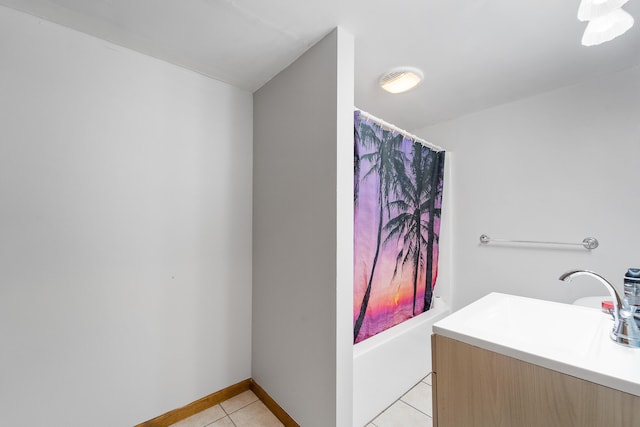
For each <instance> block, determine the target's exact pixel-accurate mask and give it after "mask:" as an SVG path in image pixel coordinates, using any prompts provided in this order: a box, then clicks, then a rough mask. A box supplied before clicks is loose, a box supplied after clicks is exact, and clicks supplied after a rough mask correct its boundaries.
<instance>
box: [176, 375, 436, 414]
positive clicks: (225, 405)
mask: <svg viewBox="0 0 640 427" xmlns="http://www.w3.org/2000/svg"><path fill="white" fill-rule="evenodd" d="M432 425H433V424H432V421H431V374H429V375H427V377H426V378H424V379H423V380H422V381H420V382H419V383H418V384H416V385H415V386H414V387H413V388H412V389H411V390H409V391H408V392H407V393H406V394H405V395H404V396H402V397H401V398H400V399H398V400H397V401H396V402H395V403H394V404H393V405H391V406H389V407H388V408H387V409H386V410H385V411H384V412H382V413H381V414H380V415H378V416H377V417H376V418H375V419H374V420H373V421H371V422H370V423H369V424H367V426H366V427H398V426H402V427H431V426H432ZM205 426H206V427H276V426H283V424H282V423H281V422H280V421H279V420H278V419H277V418H276V416H275V415H273V414H272V413H271V412H270V411H269V409H267V407H266V406H265V405H264V404H263V403H262V402H261V401H260V400H259V399H258V397H257V396H256V395H255V394H253V392H252V391H250V390H249V391H245V392H244V393H241V394H239V395H237V396H235V397H232V398H231V399H229V400H225V401H224V402H222V403H220V404H219V405H215V406H213V407H211V408H209V409H207V410H204V411H202V412H200V413H197V414H195V415H193V416H191V417H189V418H187V419H184V420H182V421H180V422H178V423H176V424H173V425H172V427H205Z"/></svg>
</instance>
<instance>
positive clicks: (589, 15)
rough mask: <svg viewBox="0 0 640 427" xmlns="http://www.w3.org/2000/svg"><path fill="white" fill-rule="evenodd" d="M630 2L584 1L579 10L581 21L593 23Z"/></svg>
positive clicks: (614, 0)
mask: <svg viewBox="0 0 640 427" xmlns="http://www.w3.org/2000/svg"><path fill="white" fill-rule="evenodd" d="M628 1H629V0H582V1H581V2H580V7H579V8H578V20H579V21H592V20H594V19H596V18H600V17H602V16H604V15H607V14H609V13H611V12H613V11H614V10H616V9H620V8H621V7H622V6H624V4H625V3H626V2H628Z"/></svg>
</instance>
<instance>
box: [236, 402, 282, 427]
mask: <svg viewBox="0 0 640 427" xmlns="http://www.w3.org/2000/svg"><path fill="white" fill-rule="evenodd" d="M229 417H230V418H231V420H232V421H233V423H234V424H235V425H236V427H284V424H282V423H281V422H280V420H278V419H277V418H276V416H275V415H273V414H272V413H271V411H269V409H267V407H266V406H264V403H262V402H261V401H257V402H253V403H251V404H250V405H248V406H245V407H244V408H242V409H240V410H238V411H236V412H234V413H232V414H230V415H229Z"/></svg>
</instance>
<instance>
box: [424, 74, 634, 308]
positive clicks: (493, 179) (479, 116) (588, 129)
mask: <svg viewBox="0 0 640 427" xmlns="http://www.w3.org/2000/svg"><path fill="white" fill-rule="evenodd" d="M638 117H640V68H639V67H635V68H632V69H628V70H626V71H622V72H619V73H616V74H610V75H605V76H601V77H600V78H598V79H595V80H591V81H586V82H583V83H582V84H579V85H576V86H572V87H567V88H563V89H560V90H556V91H553V92H549V93H544V94H540V95H538V96H535V97H532V98H528V99H524V100H520V101H517V102H513V103H510V104H505V105H501V106H498V107H495V108H492V109H488V110H485V111H481V112H479V113H476V114H472V115H469V116H465V117H462V118H459V119H456V120H453V121H449V122H446V123H442V124H439V125H435V126H432V127H428V128H424V129H420V130H417V131H416V133H417V134H419V135H421V136H423V137H424V138H426V139H428V140H429V141H431V142H433V143H436V144H439V145H442V146H444V147H445V148H447V149H448V150H449V151H451V152H453V154H454V158H455V164H454V166H453V169H452V178H453V185H454V190H453V229H454V230H455V232H454V241H453V269H454V271H455V286H454V295H455V296H454V308H459V307H461V306H463V305H466V304H467V303H469V302H471V301H473V300H475V299H477V298H479V297H481V296H483V295H485V294H487V293H489V292H491V291H499V292H506V293H512V294H516V295H524V296H530V297H536V298H543V299H548V300H556V301H563V302H571V301H573V300H574V299H576V298H578V297H581V296H585V295H606V294H607V293H606V290H605V289H604V288H603V287H602V286H601V285H600V284H598V283H597V282H596V281H594V280H591V279H589V278H584V277H581V278H578V279H575V280H574V281H573V283H571V284H564V283H562V282H560V281H558V280H557V278H558V276H559V275H560V274H562V273H563V272H565V271H566V270H569V269H571V268H587V269H591V270H594V271H596V272H599V273H600V274H602V275H604V276H605V277H607V278H608V279H610V281H612V282H613V283H614V284H616V285H617V286H618V288H619V289H620V290H622V276H623V274H624V273H625V271H626V269H627V267H632V266H640V252H639V250H638V247H639V246H638V241H637V239H638V236H640V221H638V218H639V217H638V212H640V199H638V197H637V195H638V183H640V167H638V159H639V158H640V120H638ZM483 233H486V234H488V235H489V236H491V237H494V238H504V239H527V240H551V241H567V242H580V241H582V239H583V238H584V237H587V236H593V237H596V238H597V239H598V240H599V241H600V247H599V248H597V249H596V250H594V251H591V252H589V251H587V250H585V249H583V248H578V249H567V248H562V249H560V248H550V247H544V248H543V247H531V246H524V247H521V246H505V245H498V244H495V245H490V246H487V247H482V246H480V244H479V240H478V239H479V236H480V235H481V234H483Z"/></svg>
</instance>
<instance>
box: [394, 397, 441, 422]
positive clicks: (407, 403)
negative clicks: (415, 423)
mask: <svg viewBox="0 0 640 427" xmlns="http://www.w3.org/2000/svg"><path fill="white" fill-rule="evenodd" d="M400 400H402V399H400ZM402 403H404V404H405V405H407V406H408V407H410V408H412V409H415V410H416V411H418V412H420V413H421V414H424V415H426V416H427V417H429V418H433V417H432V416H431V415H429V414H427V413H426V412H424V411H421V410H420V409H418V408H416V407H415V406H413V405H412V404H411V403H409V402H405V401H404V400H402Z"/></svg>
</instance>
